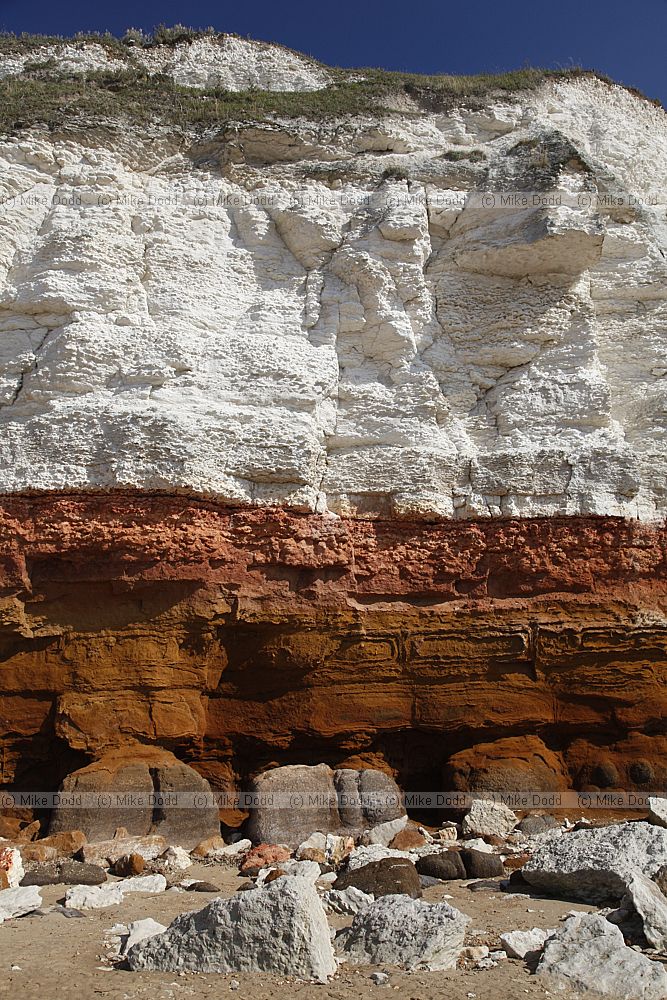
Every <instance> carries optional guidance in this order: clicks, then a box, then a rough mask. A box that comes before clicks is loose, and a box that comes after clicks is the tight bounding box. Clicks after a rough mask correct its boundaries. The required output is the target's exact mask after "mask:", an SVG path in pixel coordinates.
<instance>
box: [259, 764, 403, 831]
mask: <svg viewBox="0 0 667 1000" xmlns="http://www.w3.org/2000/svg"><path fill="white" fill-rule="evenodd" d="M250 794H251V795H252V796H256V797H257V798H258V799H261V797H266V799H267V800H268V801H269V805H268V807H267V808H262V806H261V805H260V806H258V807H257V808H256V809H253V811H252V813H251V817H250V822H249V824H248V836H249V837H250V838H251V839H252V840H254V841H255V842H258V841H264V842H268V843H277V844H287V845H289V846H290V847H293V848H296V847H298V846H299V844H300V842H301V839H302V836H303V831H304V830H317V831H319V832H322V833H325V834H326V833H345V831H346V830H354V831H361V830H362V829H364V828H366V827H370V828H371V830H369V835H371V831H372V830H375V831H376V832H375V837H376V838H377V839H375V840H372V841H370V842H371V843H383V842H384V841H385V840H386V841H387V843H388V842H389V840H391V839H392V837H393V836H394V834H395V833H398V830H399V829H401V828H402V827H403V826H405V824H406V823H407V816H406V815H405V810H404V809H403V807H402V805H401V795H400V790H399V788H398V786H397V785H396V782H395V781H393V780H392V779H391V778H390V777H389V775H386V774H383V773H382V772H381V771H376V770H374V769H372V768H368V769H365V770H360V771H356V770H352V769H350V768H345V769H340V770H336V771H333V770H332V769H331V768H330V767H328V766H327V765H326V764H318V765H317V766H315V767H308V766H306V765H302V764H294V765H287V766H285V767H277V768H274V769H273V770H271V771H265V772H264V773H263V774H260V775H258V776H257V777H256V778H255V779H254V780H253V782H252V785H251V787H250ZM283 802H284V803H285V804H284V806H283V805H282V803H283ZM309 802H312V803H315V805H313V806H309V805H308V803H309ZM392 822H395V826H391V825H390V824H391V823H392Z"/></svg>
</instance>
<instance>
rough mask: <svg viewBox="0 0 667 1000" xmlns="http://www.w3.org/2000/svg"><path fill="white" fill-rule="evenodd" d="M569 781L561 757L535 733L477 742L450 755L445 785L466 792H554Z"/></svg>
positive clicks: (562, 787) (565, 786)
mask: <svg viewBox="0 0 667 1000" xmlns="http://www.w3.org/2000/svg"><path fill="white" fill-rule="evenodd" d="M569 784H570V781H569V777H568V774H567V769H566V767H565V763H564V761H563V759H562V756H561V755H559V754H556V753H554V752H553V751H552V750H549V748H548V747H547V746H545V744H544V743H543V742H542V740H541V739H539V738H538V737H537V736H520V737H514V736H513V737H509V738H507V739H500V740H496V741H495V742H494V743H478V744H476V745H475V746H472V747H470V748H468V749H467V750H461V751H460V752H459V753H456V754H454V755H453V756H452V757H450V759H449V761H448V763H447V765H446V767H445V773H444V785H445V788H454V789H460V790H461V791H469V792H486V791H488V792H496V793H502V792H513V791H529V792H531V791H556V790H559V789H564V788H568V787H569Z"/></svg>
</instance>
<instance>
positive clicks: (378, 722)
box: [0, 493, 667, 789]
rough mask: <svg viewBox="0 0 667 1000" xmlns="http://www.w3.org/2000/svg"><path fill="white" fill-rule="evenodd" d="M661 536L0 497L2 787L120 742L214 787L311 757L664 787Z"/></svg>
mask: <svg viewBox="0 0 667 1000" xmlns="http://www.w3.org/2000/svg"><path fill="white" fill-rule="evenodd" d="M666 544H667V531H666V530H665V528H664V527H658V526H652V525H647V524H641V523H638V522H635V523H632V522H628V521H623V520H621V519H614V518H602V517H600V518H592V517H591V518H585V517H573V518H536V519H530V518H523V519H516V520H512V519H507V520H501V519H493V520H486V521H467V522H457V523H451V522H450V523H447V522H443V523H438V524H426V523H424V522H410V521H360V520H345V519H338V518H335V517H329V516H318V515H297V514H294V513H291V512H288V511H285V510H281V509H260V510H248V509H244V510H238V509H237V510H232V509H228V508H224V507H221V506H219V505H216V504H215V503H213V502H208V501H204V500H194V499H191V498H187V497H178V496H173V495H172V496H167V495H152V496H149V495H141V494H109V493H105V494H98V495H94V494H85V495H69V496H62V495H61V496H54V495H41V496H30V497H26V496H13V497H5V498H4V499H3V501H2V504H1V507H0V555H1V567H2V570H1V572H2V576H1V582H2V594H3V596H2V604H1V621H2V631H1V642H2V654H1V655H2V669H1V670H0V686H1V693H0V717H1V718H2V722H3V727H2V728H3V730H4V740H3V756H2V769H3V770H2V782H3V783H4V784H5V785H9V786H11V785H12V784H13V785H14V786H15V787H22V788H27V787H32V788H37V787H38V786H39V787H40V788H45V787H46V788H50V787H56V786H57V785H58V783H59V781H60V780H61V779H62V778H63V776H64V775H65V774H66V773H68V772H70V771H72V770H74V769H75V768H77V767H80V766H82V765H84V764H85V763H87V762H88V761H91V760H94V759H97V758H99V757H100V756H101V755H102V754H104V753H105V752H107V751H108V750H109V749H112V748H115V747H118V746H123V745H124V744H131V743H133V742H135V741H138V742H140V743H142V744H148V745H157V746H161V747H164V748H166V749H169V750H172V751H174V752H175V753H176V754H177V756H178V757H180V758H181V759H182V760H184V761H186V762H188V763H190V764H192V765H193V766H194V767H195V768H196V769H197V770H198V771H199V772H200V773H201V774H202V775H203V776H205V777H206V778H207V779H208V780H209V781H210V782H211V784H212V786H213V787H214V788H218V789H228V788H232V787H235V786H237V785H238V784H239V783H241V782H243V781H245V780H246V779H247V777H248V776H249V775H250V774H252V773H254V772H256V771H257V770H260V769H262V768H263V767H265V766H267V765H269V764H276V763H281V764H283V763H290V762H298V763H319V762H321V761H324V762H326V763H329V764H330V765H332V766H342V765H344V766H355V765H357V766H359V765H366V766H369V765H370V766H376V767H380V768H382V769H385V770H388V771H391V772H393V773H394V774H395V775H396V776H397V777H398V779H399V782H400V783H401V785H402V786H403V787H404V788H406V789H414V788H418V787H427V786H428V787H429V788H437V787H439V786H440V785H441V783H442V782H443V781H446V782H449V781H452V780H456V781H457V782H458V783H459V784H460V783H461V782H463V783H464V784H465V781H466V780H469V779H470V780H472V779H471V778H470V776H471V775H473V776H474V774H475V773H477V772H479V773H480V774H481V773H482V772H483V774H484V775H486V778H483V780H482V779H479V780H478V779H475V780H476V781H477V783H478V784H479V783H480V782H481V783H482V784H484V782H486V787H489V782H490V783H491V784H492V783H493V774H494V768H496V767H497V768H498V769H499V770H498V771H497V773H498V774H507V773H508V769H509V771H510V772H512V773H513V774H515V775H516V774H518V775H519V778H518V779H516V780H520V781H524V782H526V783H528V784H530V782H531V781H532V782H537V783H538V786H539V787H564V786H565V785H568V784H574V785H576V786H579V787H587V786H591V785H593V786H597V787H625V788H631V787H639V788H657V787H665V785H666V784H667V768H666V767H665V765H664V759H665V749H666V748H667V739H666V738H665V729H664V726H665V724H664V719H665V717H666V715H667V712H666V711H665V708H666V707H667V706H666V701H667V699H666V697H665V680H664V678H665V662H666V659H667V656H666V652H665V650H666V648H667V626H666V617H665V605H666V603H667V594H666V591H667V572H666ZM528 736H530V737H531V739H530V740H526V739H525V737H528ZM498 741H503V742H498ZM462 751H466V753H465V754H464V755H463V757H462V756H461V753H462ZM455 754H458V756H457V757H456V758H455V759H454V760H453V761H452V762H451V764H450V765H449V766H448V767H447V769H446V770H445V771H444V772H443V767H445V766H446V765H448V762H449V761H450V759H451V758H452V757H453V755H455ZM489 774H491V778H489V777H488V776H489ZM450 787H451V786H450Z"/></svg>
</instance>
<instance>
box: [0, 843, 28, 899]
mask: <svg viewBox="0 0 667 1000" xmlns="http://www.w3.org/2000/svg"><path fill="white" fill-rule="evenodd" d="M0 871H2V872H3V873H4V875H5V878H6V880H7V886H8V887H9V888H10V889H15V888H16V887H17V886H18V885H20V883H21V879H22V878H23V874H24V868H23V861H22V858H21V852H20V851H19V850H17V849H16V848H15V847H3V846H2V844H0Z"/></svg>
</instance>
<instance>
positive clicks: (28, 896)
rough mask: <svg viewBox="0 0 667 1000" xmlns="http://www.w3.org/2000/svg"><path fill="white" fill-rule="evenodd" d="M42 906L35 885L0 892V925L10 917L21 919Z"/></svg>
mask: <svg viewBox="0 0 667 1000" xmlns="http://www.w3.org/2000/svg"><path fill="white" fill-rule="evenodd" d="M41 905H42V897H41V895H40V893H39V889H38V888H37V886H36V885H25V886H18V887H17V888H13V889H2V890H0V924H2V923H3V922H4V921H5V920H11V918H12V917H22V916H23V915H24V914H26V913H32V911H33V910H36V909H37V908H38V907H40V906H41Z"/></svg>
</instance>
